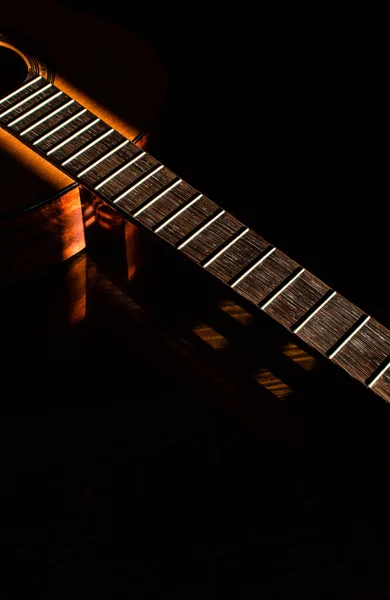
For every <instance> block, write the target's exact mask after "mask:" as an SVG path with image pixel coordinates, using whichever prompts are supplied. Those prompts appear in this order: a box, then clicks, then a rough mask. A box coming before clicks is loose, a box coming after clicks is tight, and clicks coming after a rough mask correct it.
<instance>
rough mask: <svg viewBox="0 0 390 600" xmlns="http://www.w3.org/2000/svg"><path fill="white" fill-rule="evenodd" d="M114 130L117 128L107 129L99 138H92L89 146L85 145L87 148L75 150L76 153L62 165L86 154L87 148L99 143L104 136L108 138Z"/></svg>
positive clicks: (62, 164)
mask: <svg viewBox="0 0 390 600" xmlns="http://www.w3.org/2000/svg"><path fill="white" fill-rule="evenodd" d="M114 131H115V129H109V130H108V131H105V132H104V133H102V135H100V136H99V137H98V138H96V140H92V142H90V143H89V144H88V145H87V146H85V148H82V149H81V150H77V152H75V153H74V154H72V155H71V156H69V157H68V158H67V159H66V160H64V162H63V163H61V166H62V167H64V166H65V165H67V164H68V163H70V162H71V161H72V160H74V159H75V158H77V157H78V156H80V154H84V152H86V151H87V150H89V149H90V148H92V147H93V146H95V144H97V143H98V142H101V140H104V138H106V137H107V136H108V135H110V134H111V133H113V132H114Z"/></svg>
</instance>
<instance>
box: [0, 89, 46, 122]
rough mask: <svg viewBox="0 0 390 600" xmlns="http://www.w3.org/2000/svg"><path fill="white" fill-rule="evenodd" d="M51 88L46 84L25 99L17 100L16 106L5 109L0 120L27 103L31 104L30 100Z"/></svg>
mask: <svg viewBox="0 0 390 600" xmlns="http://www.w3.org/2000/svg"><path fill="white" fill-rule="evenodd" d="M51 87H52V84H51V83H48V84H46V85H44V86H43V87H40V88H38V89H37V90H35V91H33V92H32V93H30V94H29V95H28V96H27V97H26V98H23V100H19V102H17V103H16V104H12V105H11V106H10V107H9V108H7V109H6V110H4V111H3V112H2V113H0V119H4V117H5V116H7V115H9V114H10V113H12V112H14V111H16V110H18V109H19V108H21V107H22V106H24V105H25V104H27V103H28V102H31V100H33V99H34V98H36V97H37V96H39V94H42V93H43V92H45V91H46V90H48V89H49V88H51Z"/></svg>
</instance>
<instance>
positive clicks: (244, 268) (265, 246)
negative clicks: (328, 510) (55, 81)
mask: <svg viewBox="0 0 390 600" xmlns="http://www.w3.org/2000/svg"><path fill="white" fill-rule="evenodd" d="M0 125H1V126H2V127H3V128H4V129H5V130H6V131H8V132H10V133H11V134H13V135H14V136H16V138H17V139H19V140H21V141H22V142H23V143H24V144H25V145H26V146H28V147H30V148H32V149H33V150H34V151H35V152H36V153H38V154H39V155H41V156H43V157H44V158H45V159H46V160H47V161H49V162H50V163H51V164H53V165H54V166H56V167H58V169H60V170H61V171H62V172H64V173H65V174H67V175H68V176H70V177H71V178H72V179H73V180H74V181H75V182H78V183H79V184H80V185H82V186H84V187H85V188H86V189H88V190H89V191H91V192H92V193H93V194H94V195H96V196H98V197H99V198H101V199H102V200H103V201H104V202H106V203H107V204H109V205H111V206H112V207H114V208H115V209H116V210H117V211H118V212H119V213H120V214H121V215H122V216H123V217H124V218H125V219H127V220H128V221H130V222H132V223H133V224H135V225H137V226H141V227H143V228H146V229H147V230H149V231H150V232H151V234H152V235H154V236H155V238H157V239H158V240H160V241H161V242H162V243H164V244H167V245H168V246H171V247H173V248H175V249H176V250H177V251H178V252H180V253H181V254H183V255H184V256H185V257H187V258H188V259H189V260H191V261H193V262H194V263H195V264H197V265H198V266H199V267H200V268H201V269H204V270H205V271H208V273H210V274H211V275H212V276H213V277H214V278H216V279H217V280H219V281H220V282H222V283H223V284H224V285H225V286H227V287H228V288H230V289H233V290H234V292H235V293H236V294H238V295H239V296H241V297H242V298H245V300H246V301H249V302H250V303H251V304H252V305H254V306H255V307H257V308H258V309H259V310H261V311H263V312H265V313H266V314H267V315H269V316H270V317H272V318H273V319H275V320H276V321H277V322H278V323H280V324H281V325H283V326H284V327H285V328H286V329H288V330H289V331H290V332H291V334H292V335H296V336H298V337H299V338H301V339H302V340H304V341H305V342H306V343H307V344H308V345H309V346H310V347H311V348H313V349H315V350H316V351H318V352H320V353H321V354H322V355H323V356H325V357H327V358H328V359H329V360H331V361H332V362H333V363H334V364H335V365H337V366H338V367H340V368H342V369H343V370H345V371H346V372H347V373H348V374H349V375H350V376H351V377H352V378H354V379H356V380H358V381H359V382H361V383H362V384H363V385H365V386H366V387H367V388H368V389H370V390H371V391H372V392H374V393H375V394H376V395H378V396H380V397H381V398H382V399H384V400H386V401H387V402H390V368H389V367H390V331H389V330H388V329H387V328H385V327H384V326H383V325H382V324H381V323H379V322H378V321H376V320H375V319H373V318H372V317H370V316H369V315H367V314H364V313H363V311H362V310H360V309H359V308H358V307H357V306H355V305H354V304H352V303H351V302H350V301H349V300H347V299H346V298H344V297H343V296H342V295H340V294H338V293H337V292H336V291H335V290H333V289H331V288H330V287H329V286H327V285H326V284H325V283H324V282H323V281H321V280H320V279H318V278H317V277H316V276H315V275H314V274H312V273H311V272H309V271H307V270H306V269H305V268H304V267H302V266H301V265H299V264H298V263H296V262H295V261H294V260H292V259H291V258H290V257H289V256H287V255H286V254H284V253H283V252H282V251H281V250H279V249H278V248H275V247H274V246H272V245H271V244H269V243H268V242H267V241H266V240H264V239H263V238H262V237H261V236H260V235H258V234H257V233H256V232H254V231H252V230H251V229H250V228H249V227H246V226H245V225H244V224H243V223H241V222H240V221H239V220H238V219H236V218H235V217H234V216H233V215H232V214H229V213H228V212H227V211H225V210H224V209H223V208H222V207H221V206H218V205H217V204H216V203H214V202H212V201H211V200H210V199H209V198H207V197H205V196H204V195H203V194H202V193H200V192H199V191H198V190H196V189H195V188H193V187H192V186H191V185H190V184H188V183H187V182H185V181H183V180H182V179H181V178H180V177H178V176H177V175H176V174H175V173H173V172H172V171H171V170H169V169H168V168H167V167H165V166H164V165H163V164H161V163H160V162H159V161H158V160H156V159H155V158H153V157H152V156H151V155H150V154H148V153H147V152H145V151H143V150H140V148H139V147H138V146H136V145H135V144H134V143H132V142H131V141H130V140H129V139H127V138H125V137H124V136H123V135H121V134H120V133H119V132H118V131H116V130H115V129H113V128H111V127H109V125H107V123H105V122H104V121H103V120H101V119H100V118H99V117H97V116H96V115H95V114H93V113H92V112H90V111H89V110H87V109H86V108H85V107H83V106H82V105H81V104H79V103H78V102H76V101H75V100H74V99H73V98H71V97H70V96H68V95H67V94H65V93H64V92H63V91H61V90H60V89H59V88H57V87H56V86H55V85H52V84H51V83H48V81H47V80H45V79H44V78H42V77H40V76H38V75H37V74H36V73H35V72H33V71H30V72H29V73H28V76H27V78H26V80H25V82H24V83H23V85H22V86H21V87H20V88H19V89H17V90H15V91H14V92H13V93H11V94H9V95H8V96H6V97H5V98H3V100H0Z"/></svg>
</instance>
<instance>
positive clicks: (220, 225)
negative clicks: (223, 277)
mask: <svg viewBox="0 0 390 600" xmlns="http://www.w3.org/2000/svg"><path fill="white" fill-rule="evenodd" d="M218 210H221V208H220V207H218ZM206 222H207V221H205V222H204V223H201V224H200V225H199V228H200V230H199V231H198V232H197V233H196V235H194V234H195V231H192V232H190V235H191V239H186V240H181V241H180V247H181V248H184V247H185V250H183V252H184V254H186V256H188V257H189V258H192V260H194V261H195V262H197V263H199V264H200V265H201V266H203V267H205V265H206V266H207V263H209V262H210V264H212V263H213V260H214V258H215V259H216V258H218V257H217V254H220V255H221V256H222V254H223V252H224V249H225V250H227V249H228V246H229V244H230V242H234V238H235V237H236V236H237V235H238V234H242V231H243V229H246V228H245V227H244V226H243V224H242V223H241V222H240V221H238V220H237V219H236V218H235V217H233V216H232V215H231V214H229V213H227V212H226V211H225V212H224V213H223V214H221V215H220V216H219V217H218V218H216V219H214V220H212V221H211V222H210V223H208V224H207V227H203V225H205V224H206ZM225 246H226V248H225ZM181 248H180V249H181Z"/></svg>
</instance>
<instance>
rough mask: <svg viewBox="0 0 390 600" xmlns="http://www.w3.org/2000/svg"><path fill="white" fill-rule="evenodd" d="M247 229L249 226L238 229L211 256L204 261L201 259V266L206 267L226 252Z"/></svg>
mask: <svg viewBox="0 0 390 600" xmlns="http://www.w3.org/2000/svg"><path fill="white" fill-rule="evenodd" d="M248 231H249V227H246V228H244V229H243V230H241V231H238V232H237V233H235V234H234V235H233V236H232V237H231V238H230V240H227V241H226V242H225V243H224V244H223V245H222V247H220V248H219V250H218V251H217V252H216V254H214V255H213V256H211V258H208V259H205V260H204V261H202V262H201V263H200V264H201V266H202V267H204V268H206V267H208V266H209V265H211V263H213V262H214V261H215V260H216V259H217V258H219V257H220V256H221V255H222V254H223V253H224V252H226V250H227V249H228V248H230V247H231V246H233V244H235V243H236V242H237V241H238V240H239V239H240V238H242V237H243V236H244V235H245V234H247V233H248Z"/></svg>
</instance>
